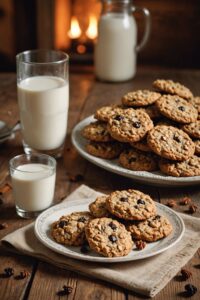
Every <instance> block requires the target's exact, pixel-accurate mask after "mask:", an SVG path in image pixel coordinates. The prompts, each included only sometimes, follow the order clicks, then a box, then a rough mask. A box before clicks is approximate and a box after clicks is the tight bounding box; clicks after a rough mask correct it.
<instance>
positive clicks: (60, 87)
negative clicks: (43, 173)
mask: <svg viewBox="0 0 200 300" xmlns="http://www.w3.org/2000/svg"><path fill="white" fill-rule="evenodd" d="M17 87H18V103H19V111H20V120H21V126H22V134H23V138H24V142H25V143H26V144H28V145H29V146H30V147H31V148H33V149H37V150H52V149H56V148H59V147H60V146H61V145H62V144H63V142H64V140H65V137H66V132H67V116H68V106H69V86H68V83H67V81H65V80H63V79H62V78H60V77H56V76H46V75H43V76H33V77H29V78H26V79H24V80H22V81H20V83H18V86H17Z"/></svg>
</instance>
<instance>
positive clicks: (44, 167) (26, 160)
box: [9, 154, 56, 218]
mask: <svg viewBox="0 0 200 300" xmlns="http://www.w3.org/2000/svg"><path fill="white" fill-rule="evenodd" d="M9 167H10V175H11V181H12V187H13V196H14V200H15V206H16V211H17V214H18V215H19V216H20V217H22V218H33V217H36V216H37V215H38V214H39V213H41V212H42V211H43V210H45V209H46V208H48V207H49V206H51V205H52V204H53V200H54V190H55V179H56V160H55V159H54V158H53V157H51V156H49V155H46V154H22V155H18V156H15V157H14V158H12V159H11V160H10V163H9Z"/></svg>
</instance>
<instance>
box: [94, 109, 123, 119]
mask: <svg viewBox="0 0 200 300" xmlns="http://www.w3.org/2000/svg"><path fill="white" fill-rule="evenodd" d="M122 110H123V107H122V105H107V106H103V107H101V108H99V109H97V110H96V112H95V114H94V117H95V118H96V119H97V120H99V121H103V122H108V119H109V118H110V117H112V116H113V115H114V114H115V113H116V112H117V113H120V112H121V111H122Z"/></svg>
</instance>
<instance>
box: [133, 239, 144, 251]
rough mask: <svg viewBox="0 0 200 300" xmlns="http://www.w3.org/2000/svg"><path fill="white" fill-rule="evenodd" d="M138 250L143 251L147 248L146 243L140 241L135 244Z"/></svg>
mask: <svg viewBox="0 0 200 300" xmlns="http://www.w3.org/2000/svg"><path fill="white" fill-rule="evenodd" d="M135 245H136V248H137V250H143V249H144V248H145V247H146V242H144V241H142V240H139V241H136V242H135Z"/></svg>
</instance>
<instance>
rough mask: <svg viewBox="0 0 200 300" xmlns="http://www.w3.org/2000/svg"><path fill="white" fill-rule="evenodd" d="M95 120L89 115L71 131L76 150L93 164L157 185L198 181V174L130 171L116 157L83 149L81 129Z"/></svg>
mask: <svg viewBox="0 0 200 300" xmlns="http://www.w3.org/2000/svg"><path fill="white" fill-rule="evenodd" d="M92 121H95V119H94V117H93V116H90V117H88V118H86V119H84V120H82V121H81V122H80V123H78V124H77V125H76V126H75V127H74V129H73V131H72V137H71V138H72V143H73V145H74V147H75V148H76V149H77V151H78V152H79V153H80V155H81V156H83V157H84V158H85V159H87V160H88V161H90V162H92V163H93V164H95V165H97V166H99V167H101V168H103V169H106V170H108V171H110V172H113V173H117V174H119V175H122V176H125V177H129V178H132V179H134V180H135V181H140V182H143V183H146V184H152V185H158V186H186V185H196V184H199V183H200V176H192V177H172V176H167V175H165V174H163V173H161V172H160V171H156V172H146V171H132V170H128V169H125V168H124V167H122V166H121V165H120V164H119V163H118V160H117V159H114V160H108V159H102V158H99V157H95V156H93V155H91V154H89V153H87V152H86V150H85V145H86V143H87V141H86V139H85V138H83V137H82V135H81V131H82V129H83V128H84V127H85V126H86V125H88V124H89V123H91V122H92Z"/></svg>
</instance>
